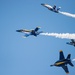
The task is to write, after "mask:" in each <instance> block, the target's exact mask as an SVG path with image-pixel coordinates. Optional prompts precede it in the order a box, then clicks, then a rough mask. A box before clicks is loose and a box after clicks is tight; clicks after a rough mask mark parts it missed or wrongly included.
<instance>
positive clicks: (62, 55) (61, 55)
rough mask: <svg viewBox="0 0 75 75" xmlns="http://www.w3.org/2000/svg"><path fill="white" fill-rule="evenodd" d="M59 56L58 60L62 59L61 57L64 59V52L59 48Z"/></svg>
mask: <svg viewBox="0 0 75 75" xmlns="http://www.w3.org/2000/svg"><path fill="white" fill-rule="evenodd" d="M59 55H60V56H59V60H63V59H65V57H64V54H63V51H62V50H60V54H59Z"/></svg>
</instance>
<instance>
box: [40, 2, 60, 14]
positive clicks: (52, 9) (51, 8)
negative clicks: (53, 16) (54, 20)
mask: <svg viewBox="0 0 75 75" xmlns="http://www.w3.org/2000/svg"><path fill="white" fill-rule="evenodd" d="M41 5H42V6H44V7H46V8H48V9H49V10H51V11H53V12H55V13H59V10H60V8H61V7H58V8H57V9H56V5H54V6H53V7H52V6H50V5H48V4H43V3H42V4H41Z"/></svg>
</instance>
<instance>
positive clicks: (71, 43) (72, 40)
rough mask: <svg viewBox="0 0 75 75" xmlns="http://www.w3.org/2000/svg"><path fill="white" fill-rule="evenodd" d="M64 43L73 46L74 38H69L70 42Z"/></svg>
mask: <svg viewBox="0 0 75 75" xmlns="http://www.w3.org/2000/svg"><path fill="white" fill-rule="evenodd" d="M66 44H69V45H73V46H74V47H75V40H74V39H71V42H67V43H66Z"/></svg>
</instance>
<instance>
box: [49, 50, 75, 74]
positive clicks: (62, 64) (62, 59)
mask: <svg viewBox="0 0 75 75" xmlns="http://www.w3.org/2000/svg"><path fill="white" fill-rule="evenodd" d="M59 55H60V56H59V60H58V61H56V62H55V63H54V64H53V65H50V66H57V67H62V68H63V69H64V71H65V72H66V73H69V70H68V67H67V64H69V65H70V66H72V67H73V66H74V65H73V64H72V63H71V59H70V57H71V54H68V56H67V58H65V57H64V54H63V51H62V50H60V54H59Z"/></svg>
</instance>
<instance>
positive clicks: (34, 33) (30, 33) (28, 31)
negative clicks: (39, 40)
mask: <svg viewBox="0 0 75 75" xmlns="http://www.w3.org/2000/svg"><path fill="white" fill-rule="evenodd" d="M39 29H40V27H36V28H35V29H33V30H27V29H20V30H16V31H17V32H22V33H25V35H24V37H28V36H30V35H34V36H37V35H39V34H40V33H43V31H40V32H38V30H39Z"/></svg>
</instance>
